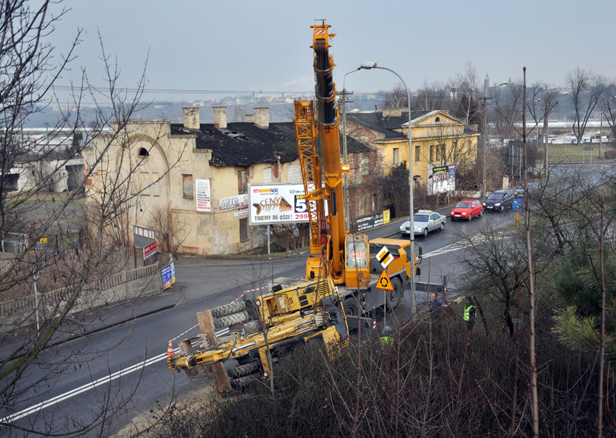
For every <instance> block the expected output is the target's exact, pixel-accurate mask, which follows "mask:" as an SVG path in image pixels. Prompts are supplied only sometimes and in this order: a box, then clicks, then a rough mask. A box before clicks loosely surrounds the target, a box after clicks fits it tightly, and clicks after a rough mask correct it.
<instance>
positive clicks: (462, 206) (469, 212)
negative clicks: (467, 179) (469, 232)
mask: <svg viewBox="0 0 616 438" xmlns="http://www.w3.org/2000/svg"><path fill="white" fill-rule="evenodd" d="M482 213H483V206H482V205H481V202H479V201H478V200H477V199H465V200H463V201H460V202H458V203H457V204H456V206H455V207H454V208H453V210H451V213H450V214H449V217H450V218H451V220H454V219H466V220H469V221H472V220H473V218H474V217H481V214H482Z"/></svg>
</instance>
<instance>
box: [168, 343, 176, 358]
mask: <svg viewBox="0 0 616 438" xmlns="http://www.w3.org/2000/svg"><path fill="white" fill-rule="evenodd" d="M174 354H175V353H173V345H171V341H169V348H167V356H173V355H174Z"/></svg>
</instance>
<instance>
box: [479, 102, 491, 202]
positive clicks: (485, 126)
mask: <svg viewBox="0 0 616 438" xmlns="http://www.w3.org/2000/svg"><path fill="white" fill-rule="evenodd" d="M490 99H492V98H491V97H487V96H486V95H485V93H484V95H483V98H482V100H483V136H482V137H483V180H482V182H481V197H482V198H483V197H484V196H485V195H486V193H487V190H486V167H487V155H488V146H487V143H488V142H487V137H488V102H487V101H488V100H490Z"/></svg>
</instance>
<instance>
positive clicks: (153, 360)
mask: <svg viewBox="0 0 616 438" xmlns="http://www.w3.org/2000/svg"><path fill="white" fill-rule="evenodd" d="M228 331H229V329H228V328H224V329H221V330H219V331H217V332H216V336H222V335H223V334H225V333H226V332H228ZM179 351H180V349H179V348H174V349H173V352H174V353H177V352H179ZM166 358H167V353H162V354H159V355H157V356H154V357H151V358H149V359H147V360H144V361H143V362H139V363H137V364H135V365H132V366H130V367H128V368H126V369H124V370H120V371H116V372H115V373H113V374H110V375H108V376H106V377H102V378H100V379H98V380H95V381H94V382H90V383H87V384H85V385H83V386H80V387H79V388H75V389H73V390H71V391H68V392H65V393H64V394H61V395H58V396H56V397H53V398H50V399H49V400H46V401H44V402H41V403H37V404H35V405H33V406H30V407H29V408H26V409H24V410H22V411H20V412H17V413H15V414H12V415H9V416H7V417H4V418H2V419H0V423H4V424H6V423H13V422H15V421H17V420H19V419H20V418H23V417H26V416H28V415H30V414H34V413H35V412H38V411H41V410H43V409H45V408H48V407H49V406H53V405H55V404H58V403H60V402H62V401H64V400H68V399H69V398H72V397H75V396H76V395H79V394H82V393H84V392H86V391H90V390H91V389H94V388H96V387H97V386H101V385H104V384H107V383H111V382H112V381H114V380H116V379H119V378H120V377H123V376H126V375H128V374H131V373H134V372H135V371H139V370H141V369H142V368H145V367H147V366H149V365H152V364H155V363H157V362H160V361H161V360H164V359H166Z"/></svg>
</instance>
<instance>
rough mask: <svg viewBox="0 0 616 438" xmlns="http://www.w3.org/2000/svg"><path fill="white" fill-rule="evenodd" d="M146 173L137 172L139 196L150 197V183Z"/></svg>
mask: <svg viewBox="0 0 616 438" xmlns="http://www.w3.org/2000/svg"><path fill="white" fill-rule="evenodd" d="M148 176H149V175H148V173H147V172H139V192H140V195H141V196H150V181H148Z"/></svg>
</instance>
